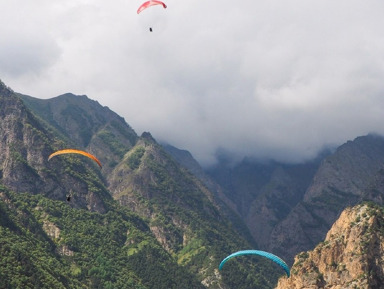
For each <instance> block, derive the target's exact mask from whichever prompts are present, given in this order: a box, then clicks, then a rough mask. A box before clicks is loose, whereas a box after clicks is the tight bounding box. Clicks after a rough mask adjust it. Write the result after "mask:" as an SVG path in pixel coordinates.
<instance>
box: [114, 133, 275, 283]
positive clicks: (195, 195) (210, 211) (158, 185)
mask: <svg viewBox="0 0 384 289" xmlns="http://www.w3.org/2000/svg"><path fill="white" fill-rule="evenodd" d="M108 182H109V183H110V184H111V185H110V191H111V192H112V194H113V196H114V198H115V199H116V200H119V202H120V203H121V204H122V205H123V206H127V207H129V208H130V209H131V210H132V211H134V212H136V213H138V214H139V215H141V216H143V217H145V218H148V219H149V220H150V229H151V231H152V232H153V234H154V235H155V236H156V238H157V239H158V241H159V242H160V243H161V244H162V245H163V247H164V248H166V250H167V251H168V252H169V253H170V254H173V255H174V256H175V257H176V258H177V260H178V262H179V263H180V264H182V265H183V266H187V267H189V268H191V269H192V270H193V272H194V273H196V274H198V275H200V276H201V278H202V283H203V284H204V285H206V286H208V287H213V288H216V286H219V287H220V286H223V285H220V283H221V275H220V274H219V272H218V270H217V266H216V267H215V266H212V265H213V264H216V265H217V264H218V263H220V260H221V259H222V258H223V257H225V254H227V253H228V252H232V251H234V250H237V249H239V248H249V247H250V244H249V243H247V242H246V241H244V239H243V238H242V237H241V236H240V235H239V234H237V233H235V232H234V231H233V230H228V227H230V226H231V224H230V222H229V221H228V220H227V219H225V217H224V216H223V214H222V213H221V207H220V206H219V205H218V203H217V202H216V200H215V196H214V195H213V194H212V192H210V191H209V190H208V189H207V188H206V187H205V186H204V185H203V184H202V183H201V182H200V181H199V180H198V179H197V178H196V177H194V176H193V175H192V174H191V173H190V172H188V171H187V170H185V169H183V168H182V167H180V166H179V165H178V164H177V163H176V162H174V161H173V160H172V158H171V157H170V156H169V155H168V154H166V153H165V151H164V150H163V149H162V147H161V146H160V145H158V144H157V143H156V142H155V141H154V139H153V138H152V137H151V135H150V134H149V133H144V134H143V135H142V137H141V138H140V140H139V141H138V142H137V144H136V146H135V147H134V148H133V149H132V150H131V151H130V152H129V153H127V154H126V156H125V158H124V160H123V161H122V162H121V163H120V164H119V165H118V166H117V167H116V169H115V170H114V171H113V172H112V174H111V176H110V177H109V180H108ZM224 252H226V253H224ZM199 264H202V267H201V265H199ZM240 268H241V266H240ZM268 268H269V267H268V266H266V267H263V266H261V267H259V269H258V270H260V272H259V273H258V275H259V279H260V282H261V283H264V284H268V283H270V281H269V280H268V278H270V277H267V276H268V275H269V274H268V273H267V270H269V269H268ZM242 270H252V269H245V268H244V267H242ZM233 271H234V272H236V271H237V269H233ZM272 272H273V271H272ZM276 273H277V272H276ZM232 274H233V272H232ZM238 274H239V275H240V274H244V273H240V272H239V273H238ZM264 274H265V275H264ZM263 276H266V278H265V277H263ZM248 278H249V279H252V278H254V277H252V276H251V275H249V276H248ZM223 280H224V282H227V281H230V280H228V279H227V276H226V275H224V276H223ZM237 281H238V282H241V280H240V279H239V280H237ZM240 284H241V283H240ZM240 284H238V285H237V286H241V285H240ZM264 286H265V285H264ZM219 287H218V288H219ZM237 288H240V287H237ZM244 288H245V287H244Z"/></svg>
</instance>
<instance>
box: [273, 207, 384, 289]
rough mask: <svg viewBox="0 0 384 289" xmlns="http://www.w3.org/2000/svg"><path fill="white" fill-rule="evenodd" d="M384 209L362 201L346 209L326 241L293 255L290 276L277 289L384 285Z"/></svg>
mask: <svg viewBox="0 0 384 289" xmlns="http://www.w3.org/2000/svg"><path fill="white" fill-rule="evenodd" d="M383 256H384V209H383V208H382V207H379V206H377V205H372V204H362V205H357V206H355V207H353V208H347V209H345V210H344V211H343V212H342V214H341V215H340V217H339V218H338V220H337V221H336V222H335V224H334V225H333V226H332V228H331V229H330V230H329V231H328V233H327V235H326V237H325V240H324V241H323V242H321V243H320V244H319V245H317V246H316V247H315V249H314V250H312V251H307V252H302V253H300V254H298V255H297V256H296V257H295V262H294V264H293V266H292V268H291V277H290V278H285V277H284V278H281V279H280V280H279V283H278V285H277V287H276V289H295V288H297V289H299V288H300V289H304V288H308V289H317V288H319V289H320V288H327V289H341V288H343V289H349V288H350V289H352V288H361V289H362V288H365V289H379V288H384V259H383Z"/></svg>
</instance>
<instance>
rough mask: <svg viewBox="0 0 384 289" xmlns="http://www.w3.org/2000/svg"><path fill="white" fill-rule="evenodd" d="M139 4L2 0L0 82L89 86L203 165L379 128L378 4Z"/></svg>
mask: <svg viewBox="0 0 384 289" xmlns="http://www.w3.org/2000/svg"><path fill="white" fill-rule="evenodd" d="M8 2H10V1H8ZM141 2H142V1H122V0H116V1H114V2H113V5H112V4H111V2H107V1H100V0H93V1H86V0H83V1H80V0H72V1H65V2H63V1H59V0H50V1H48V0H40V1H34V2H33V3H31V1H27V0H15V1H12V2H10V3H6V1H3V3H1V4H0V11H2V14H4V15H6V17H3V18H1V19H0V27H1V28H0V44H1V45H0V78H2V80H3V81H4V82H5V83H6V84H7V85H8V86H10V87H12V88H13V89H14V90H15V91H18V92H21V93H26V94H30V95H33V96H36V97H40V98H49V97H54V96H57V95H59V94H62V93H65V92H73V93H77V94H86V95H88V96H89V97H90V98H92V99H96V100H98V101H99V102H100V103H101V104H103V105H107V106H109V107H110V108H111V109H112V110H114V111H116V112H117V113H119V114H120V115H122V116H123V117H124V118H125V119H126V120H127V122H128V123H129V124H130V125H131V126H132V127H133V128H134V129H135V130H136V131H137V132H139V133H140V132H141V131H150V132H151V133H152V134H153V135H154V137H155V138H156V139H158V140H160V141H168V142H170V143H171V144H173V145H176V146H178V147H180V148H185V149H188V150H190V151H191V152H192V153H193V155H194V156H195V157H196V158H198V160H199V161H200V162H202V163H205V164H208V163H210V162H212V161H214V157H215V151H216V150H217V149H218V148H221V149H224V150H227V151H232V152H234V153H236V154H237V155H238V156H240V157H241V156H242V155H244V154H251V155H253V156H256V157H271V158H277V159H279V160H284V161H300V160H303V159H305V158H309V157H312V156H314V155H315V154H316V153H317V151H318V150H320V149H321V148H322V147H323V146H324V145H327V144H330V143H336V144H340V143H342V142H344V141H346V140H348V139H351V138H354V137H356V136H359V135H362V134H366V133H369V132H378V133H384V129H383V128H382V125H381V123H383V121H384V114H383V109H384V98H383V91H384V83H383V81H382V79H383V77H384V54H383V53H382V51H384V50H383V49H384V37H383V36H384V35H383V32H382V27H383V25H384V19H383V18H382V11H383V8H384V3H383V2H382V1H379V0H375V1H368V2H367V1H366V2H362V1H357V0H342V1H336V2H335V1H330V0H322V1H320V0H313V1H304V0H287V1H283V2H282V1H277V0H269V1H261V0H257V1H250V0H245V1H242V2H241V3H239V2H233V1H228V0H223V1H221V2H220V3H218V2H210V1H208V2H204V3H201V2H198V1H192V0H185V1H174V0H170V1H167V2H166V3H167V5H168V8H167V9H163V8H162V7H161V6H154V7H151V8H150V9H147V10H146V11H143V12H142V13H141V14H140V15H137V14H136V10H137V8H138V7H139V5H140V4H141ZM19 7H23V9H21V10H19ZM150 26H151V27H152V28H153V32H152V33H151V32H149V30H148V28H149V27H150Z"/></svg>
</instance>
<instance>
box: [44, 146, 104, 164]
mask: <svg viewBox="0 0 384 289" xmlns="http://www.w3.org/2000/svg"><path fill="white" fill-rule="evenodd" d="M62 154H80V155H83V156H86V157H88V158H90V159H93V160H94V161H95V162H96V163H97V164H98V165H99V167H100V168H101V167H102V166H101V163H100V161H99V160H98V159H97V158H96V157H95V156H94V155H91V154H90V153H87V152H85V151H81V150H76V149H65V150H59V151H57V152H54V153H53V154H51V155H50V156H49V157H48V161H49V160H50V159H51V158H52V157H54V156H57V155H62Z"/></svg>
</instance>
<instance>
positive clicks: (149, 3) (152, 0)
mask: <svg viewBox="0 0 384 289" xmlns="http://www.w3.org/2000/svg"><path fill="white" fill-rule="evenodd" d="M154 5H162V6H163V7H164V8H167V5H165V3H164V2H161V1H157V0H150V1H147V2H144V3H143V4H141V5H140V7H139V9H137V14H139V13H140V12H141V11H143V10H145V9H147V8H148V7H150V6H154Z"/></svg>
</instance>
